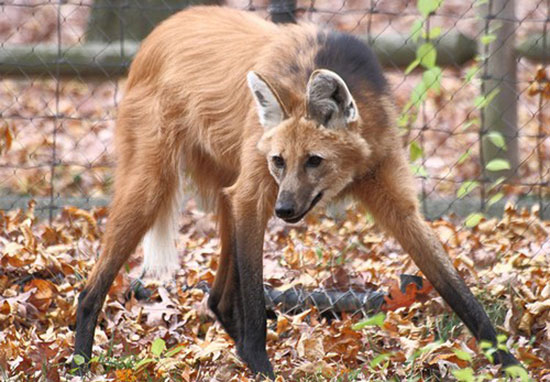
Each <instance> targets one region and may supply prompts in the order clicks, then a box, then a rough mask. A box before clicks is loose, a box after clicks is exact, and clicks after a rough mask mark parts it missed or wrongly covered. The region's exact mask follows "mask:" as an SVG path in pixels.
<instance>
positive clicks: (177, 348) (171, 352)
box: [164, 345, 184, 357]
mask: <svg viewBox="0 0 550 382" xmlns="http://www.w3.org/2000/svg"><path fill="white" fill-rule="evenodd" d="M183 349H184V346H183V345H178V346H175V347H173V348H172V349H170V350H168V351H167V352H166V353H164V356H165V357H172V356H175V355H176V354H178V353H179V352H181V351H182V350H183Z"/></svg>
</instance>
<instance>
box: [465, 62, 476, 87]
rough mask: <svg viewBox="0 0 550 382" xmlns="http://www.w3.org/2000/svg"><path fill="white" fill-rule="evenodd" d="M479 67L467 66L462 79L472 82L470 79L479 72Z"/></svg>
mask: <svg viewBox="0 0 550 382" xmlns="http://www.w3.org/2000/svg"><path fill="white" fill-rule="evenodd" d="M479 70H480V67H479V66H478V65H474V66H472V67H471V68H469V69H468V70H467V71H466V74H465V75H464V81H465V82H466V83H467V84H468V83H470V82H472V80H473V79H474V78H475V76H476V74H477V73H478V72H479Z"/></svg>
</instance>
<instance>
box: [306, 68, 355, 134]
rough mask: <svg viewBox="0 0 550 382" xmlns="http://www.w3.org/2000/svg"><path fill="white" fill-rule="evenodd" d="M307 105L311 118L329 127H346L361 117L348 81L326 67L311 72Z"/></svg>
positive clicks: (307, 91)
mask: <svg viewBox="0 0 550 382" xmlns="http://www.w3.org/2000/svg"><path fill="white" fill-rule="evenodd" d="M306 107H307V115H308V118H309V119H312V120H314V121H316V122H317V123H319V124H320V125H323V126H325V127H328V128H338V127H346V126H347V125H348V124H349V123H351V122H355V121H357V120H358V119H359V112H358V111H357V104H356V103H355V100H354V99H353V96H352V95H351V93H350V91H349V89H348V87H347V85H346V83H345V82H344V80H343V79H342V78H341V77H340V76H339V75H338V74H336V73H334V72H332V71H330V70H326V69H317V70H315V71H314V72H313V73H311V76H310V77H309V81H308V83H307V90H306Z"/></svg>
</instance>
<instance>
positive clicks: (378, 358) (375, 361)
mask: <svg viewBox="0 0 550 382" xmlns="http://www.w3.org/2000/svg"><path fill="white" fill-rule="evenodd" d="M392 355H393V353H382V354H378V355H377V356H376V357H374V358H373V360H372V361H370V363H369V365H370V367H373V368H374V367H376V366H378V365H379V364H380V363H381V362H384V361H385V360H387V359H388V358H390V357H391V356H392Z"/></svg>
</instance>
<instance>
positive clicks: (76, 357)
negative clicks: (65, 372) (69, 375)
mask: <svg viewBox="0 0 550 382" xmlns="http://www.w3.org/2000/svg"><path fill="white" fill-rule="evenodd" d="M73 361H74V363H75V364H77V365H78V366H80V365H84V364H85V363H86V360H85V359H84V357H82V356H81V355H80V354H75V355H74V357H73Z"/></svg>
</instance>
